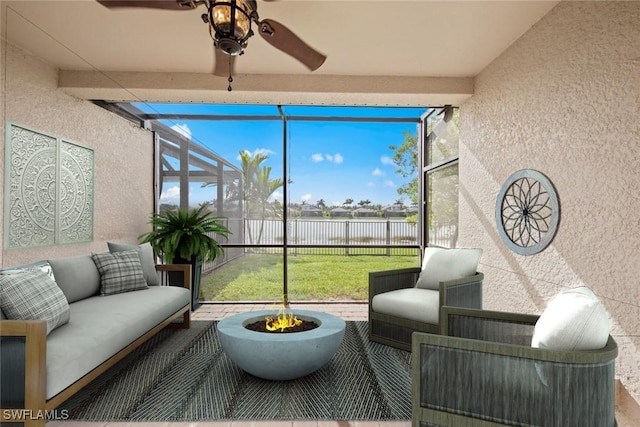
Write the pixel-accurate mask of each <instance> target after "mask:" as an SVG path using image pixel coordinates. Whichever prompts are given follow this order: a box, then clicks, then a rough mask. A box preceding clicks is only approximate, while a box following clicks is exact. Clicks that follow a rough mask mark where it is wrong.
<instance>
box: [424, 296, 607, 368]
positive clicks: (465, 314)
mask: <svg viewBox="0 0 640 427" xmlns="http://www.w3.org/2000/svg"><path fill="white" fill-rule="evenodd" d="M538 317H539V316H538V315H532V314H521V313H511V312H501V311H489V310H473V309H466V308H460V307H446V306H445V307H442V309H441V328H442V329H441V334H442V335H433V336H429V337H424V336H419V337H415V338H414V340H416V339H417V340H418V345H419V343H420V342H429V343H430V344H432V345H441V346H446V347H450V348H456V349H460V350H469V351H477V352H482V353H490V354H499V355H504V356H513V357H519V358H524V359H534V360H536V361H541V360H545V361H553V362H561V363H574V362H575V363H601V362H603V361H608V360H613V359H615V358H616V356H617V355H618V347H617V345H616V342H615V341H614V340H613V338H611V337H609V340H608V342H607V345H606V346H605V347H604V348H602V349H598V350H585V351H560V350H549V349H542V348H533V347H531V338H532V336H533V328H534V326H535V323H536V321H537V320H538ZM523 332H524V333H523ZM414 335H417V334H414ZM420 335H426V334H420Z"/></svg>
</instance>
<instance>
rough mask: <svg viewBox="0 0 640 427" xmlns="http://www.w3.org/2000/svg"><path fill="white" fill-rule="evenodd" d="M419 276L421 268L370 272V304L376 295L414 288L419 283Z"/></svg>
mask: <svg viewBox="0 0 640 427" xmlns="http://www.w3.org/2000/svg"><path fill="white" fill-rule="evenodd" d="M418 275H420V268H419V267H415V268H403V269H398V270H386V271H373V272H370V273H369V304H371V300H372V299H373V297H374V296H375V295H378V294H381V293H384V292H389V291H395V290H397V289H405V288H412V287H414V286H415V284H416V282H417V281H418Z"/></svg>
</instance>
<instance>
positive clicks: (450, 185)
mask: <svg viewBox="0 0 640 427" xmlns="http://www.w3.org/2000/svg"><path fill="white" fill-rule="evenodd" d="M458 124H459V115H458V108H455V107H451V106H446V107H444V108H440V109H434V110H432V111H430V112H428V113H427V114H425V115H424V116H423V117H422V132H421V135H422V144H423V147H424V151H423V163H422V165H423V166H422V174H423V181H422V184H423V193H422V194H423V218H425V222H424V224H425V227H424V230H423V233H424V234H423V236H424V241H425V242H426V243H427V246H440V247H446V248H453V247H456V246H457V241H458V157H459V153H458V143H459V129H458Z"/></svg>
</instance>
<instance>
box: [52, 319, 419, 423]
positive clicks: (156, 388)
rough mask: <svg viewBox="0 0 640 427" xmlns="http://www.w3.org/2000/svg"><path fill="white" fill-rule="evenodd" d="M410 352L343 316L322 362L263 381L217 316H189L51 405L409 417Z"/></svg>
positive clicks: (81, 409)
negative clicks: (338, 339)
mask: <svg viewBox="0 0 640 427" xmlns="http://www.w3.org/2000/svg"><path fill="white" fill-rule="evenodd" d="M301 356H302V357H304V354H302V355H301ZM410 357H411V354H410V353H408V352H405V351H401V350H397V349H394V348H392V347H388V346H384V345H381V344H377V343H372V342H369V340H368V338H367V322H347V327H346V331H345V337H344V340H343V342H342V344H341V346H340V348H339V350H338V352H337V353H336V355H335V356H334V357H333V359H332V360H331V361H330V362H329V363H328V364H327V365H325V366H324V367H323V368H321V369H320V370H318V371H316V372H315V373H313V374H310V375H307V376H306V377H303V378H299V379H297V380H291V381H268V380H263V379H259V378H256V377H254V376H252V375H250V374H247V373H245V372H244V371H242V370H241V369H239V368H237V367H236V366H235V365H234V364H233V362H231V360H230V359H229V358H228V357H227V356H226V354H225V353H224V352H223V351H222V349H221V348H220V343H219V341H218V336H217V333H216V322H202V321H193V322H192V323H191V328H190V329H188V330H183V329H165V330H163V331H161V332H160V333H159V334H158V335H156V336H155V337H154V338H152V339H151V340H150V341H148V342H147V343H145V344H144V345H142V346H141V347H140V348H138V349H137V350H136V351H134V352H133V353H131V354H130V355H129V356H127V357H126V358H125V359H124V360H122V361H121V362H120V363H118V364H117V365H115V366H114V367H113V368H111V369H110V370H109V371H107V372H106V373H105V374H104V375H102V376H100V377H99V378H97V379H96V380H95V381H94V382H93V383H91V384H90V385H89V386H87V387H85V388H84V389H82V390H81V391H80V392H78V393H77V394H76V395H75V396H74V397H72V398H71V399H69V400H68V401H66V402H65V403H63V404H62V405H61V406H60V407H59V408H58V409H67V410H68V411H69V412H68V413H69V416H70V419H71V420H76V421H200V420H227V419H236V420H294V419H296V420H304V419H327V420H409V419H411V373H410Z"/></svg>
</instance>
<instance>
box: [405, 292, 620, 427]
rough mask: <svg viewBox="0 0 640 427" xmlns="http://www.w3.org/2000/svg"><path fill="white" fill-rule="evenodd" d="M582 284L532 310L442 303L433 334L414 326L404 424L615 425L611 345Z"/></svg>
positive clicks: (476, 426)
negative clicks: (438, 330) (409, 415)
mask: <svg viewBox="0 0 640 427" xmlns="http://www.w3.org/2000/svg"><path fill="white" fill-rule="evenodd" d="M585 289H586V288H584V289H582V288H578V289H576V290H569V291H567V292H566V293H563V294H561V295H560V296H559V297H556V298H555V299H554V300H553V301H552V303H550V304H549V306H548V307H547V309H545V311H544V312H543V313H542V315H540V316H538V315H527V314H519V313H508V312H496V311H484V310H472V309H465V308H457V307H443V308H442V314H443V317H442V319H443V321H442V325H441V326H442V331H441V332H442V333H441V334H439V335H435V334H424V333H415V334H414V335H413V349H412V368H411V370H412V387H413V390H412V400H413V403H412V407H413V415H412V425H413V426H414V427H419V426H441V427H443V426H455V427H469V426H474V427H495V426H521V427H522V426H545V427H613V426H615V425H616V420H615V359H616V357H617V354H618V348H617V345H616V342H615V341H614V340H613V338H611V336H610V335H609V321H608V317H607V314H606V312H605V311H604V309H603V308H602V306H600V305H599V302H598V301H597V299H596V300H594V299H593V298H594V297H593V296H592V294H591V296H589V295H588V294H589V292H590V291H585ZM583 294H586V295H583ZM589 298H591V301H589Z"/></svg>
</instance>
